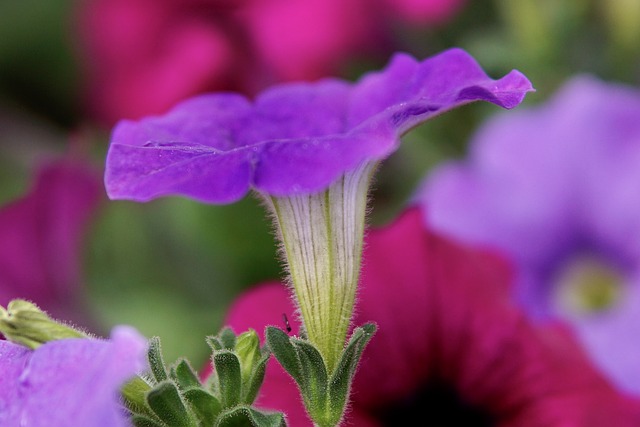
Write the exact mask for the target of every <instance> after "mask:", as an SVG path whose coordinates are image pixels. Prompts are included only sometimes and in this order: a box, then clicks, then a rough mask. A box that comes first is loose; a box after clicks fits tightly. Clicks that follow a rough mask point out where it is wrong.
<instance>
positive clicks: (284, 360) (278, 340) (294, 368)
mask: <svg viewBox="0 0 640 427" xmlns="http://www.w3.org/2000/svg"><path fill="white" fill-rule="evenodd" d="M265 336H266V339H267V345H268V346H269V349H270V350H271V352H272V353H273V355H274V356H275V357H276V359H278V362H279V363H280V365H282V367H283V368H284V370H285V371H287V372H288V373H289V375H291V377H292V378H293V379H294V381H295V382H296V383H298V386H300V388H302V386H303V385H304V377H303V376H302V366H301V365H300V359H299V358H298V352H297V351H296V349H295V348H294V346H293V344H291V341H290V339H289V335H287V334H286V333H284V331H282V330H280V329H279V328H276V327H273V326H267V328H266V330H265Z"/></svg>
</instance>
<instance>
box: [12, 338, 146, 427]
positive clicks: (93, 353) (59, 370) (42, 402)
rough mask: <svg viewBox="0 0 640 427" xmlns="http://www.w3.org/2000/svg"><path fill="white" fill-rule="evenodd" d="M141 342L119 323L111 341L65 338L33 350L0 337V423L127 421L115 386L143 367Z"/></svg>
mask: <svg viewBox="0 0 640 427" xmlns="http://www.w3.org/2000/svg"><path fill="white" fill-rule="evenodd" d="M145 347H146V340H145V339H144V338H143V337H142V336H140V335H139V334H138V333H137V332H136V331H135V330H133V329H132V328H129V327H124V326H121V327H117V328H115V329H114V330H113V331H112V334H111V339H110V340H98V339H65V340H60V341H52V342H49V343H47V344H44V345H43V346H41V347H40V348H38V349H37V350H35V351H32V350H28V349H26V348H24V347H22V346H18V345H16V344H13V343H11V342H8V341H0V356H1V357H0V365H1V366H2V375H0V425H3V426H7V427H13V426H15V427H18V426H30V427H41V426H42V427H67V426H69V425H77V426H85V427H126V426H129V425H130V423H129V422H128V420H127V416H126V415H125V412H124V409H123V407H122V404H121V403H120V401H119V389H120V387H121V386H122V385H123V384H124V383H125V382H126V381H127V380H128V379H130V378H133V376H134V375H135V374H136V373H139V372H140V371H141V370H142V369H143V367H144V365H143V360H144V354H145Z"/></svg>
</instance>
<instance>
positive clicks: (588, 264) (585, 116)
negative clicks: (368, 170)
mask: <svg viewBox="0 0 640 427" xmlns="http://www.w3.org/2000/svg"><path fill="white" fill-rule="evenodd" d="M639 117H640V92H638V91H637V90H634V89H631V88H628V87H623V86H619V85H614V84H607V83H604V82H601V81H598V80H596V79H595V78H590V77H588V76H580V77H576V78H574V79H573V80H571V81H569V82H568V83H566V85H565V86H564V87H563V88H562V89H561V90H560V91H559V92H558V93H557V94H556V95H555V96H554V97H553V98H552V99H551V100H550V101H548V102H547V103H546V105H542V106H540V107H538V108H536V109H532V110H529V111H520V112H516V113H515V114H512V115H509V116H508V117H507V116H503V117H498V118H496V119H495V120H491V121H489V122H488V123H487V124H486V125H485V126H484V128H482V129H481V130H480V131H479V132H478V134H477V136H476V138H475V140H473V141H472V145H471V152H470V158H469V159H468V160H466V161H464V162H453V163H449V164H445V165H442V166H441V167H440V168H438V169H437V170H436V171H434V172H433V173H432V174H431V176H430V177H429V178H428V180H427V181H426V184H425V187H424V190H423V192H422V194H421V197H422V201H423V202H424V203H426V205H427V211H428V214H427V217H428V219H427V220H428V222H429V223H430V224H431V225H432V226H433V227H435V228H437V229H439V230H441V231H444V232H446V233H448V234H450V235H452V236H455V237H456V238H458V239H463V240H465V241H470V242H475V243H478V244H482V245H485V246H487V245H488V246H493V247H496V248H499V249H501V250H502V251H504V252H505V253H507V254H509V255H510V256H511V257H512V258H513V259H514V260H515V262H516V266H517V273H518V277H517V286H516V294H517V295H516V296H517V298H518V299H519V301H520V302H521V303H522V304H523V306H524V307H525V308H526V309H527V310H528V312H529V313H530V314H531V315H532V316H534V317H536V318H540V319H563V320H564V321H566V322H568V323H569V324H570V325H572V326H573V329H574V330H575V331H576V333H577V334H578V336H579V337H580V338H581V340H582V342H583V344H584V345H585V347H586V348H587V350H588V351H589V352H590V354H591V357H592V358H593V359H594V360H595V362H596V363H597V364H599V365H600V367H601V368H602V369H604V371H605V372H607V373H608V374H609V375H610V376H611V378H613V379H614V380H615V381H616V382H617V384H618V385H619V386H620V387H621V388H622V389H624V390H626V391H633V392H635V393H640V364H639V363H638V360H639V358H640V341H638V339H637V337H638V334H639V333H640V281H639V276H638V274H639V273H640V191H639V190H638V189H639V188H640V186H639V185H640V184H639V183H640V120H638V118H639Z"/></svg>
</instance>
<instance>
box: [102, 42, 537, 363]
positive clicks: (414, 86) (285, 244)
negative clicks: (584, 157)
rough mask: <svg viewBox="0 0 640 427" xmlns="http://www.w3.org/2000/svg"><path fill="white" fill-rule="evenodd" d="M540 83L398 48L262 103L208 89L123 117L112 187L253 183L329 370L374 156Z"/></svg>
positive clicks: (109, 168)
mask: <svg viewBox="0 0 640 427" xmlns="http://www.w3.org/2000/svg"><path fill="white" fill-rule="evenodd" d="M531 90H533V89H532V87H531V84H530V82H529V81H528V80H527V79H526V77H524V76H523V75H522V74H521V73H519V72H518V71H512V72H510V73H509V74H508V75H506V76H505V77H503V78H501V79H499V80H493V79H491V78H489V77H488V76H487V75H486V74H485V73H484V71H483V70H482V69H481V68H480V66H479V65H478V64H477V63H476V62H475V60H474V59H473V58H472V57H470V56H469V55H468V54H467V53H466V52H464V51H462V50H460V49H451V50H448V51H445V52H443V53H441V54H439V55H436V56H433V57H431V58H429V59H426V60H424V61H423V62H418V61H416V60H415V59H413V58H412V57H410V56H408V55H406V54H397V55H395V56H394V57H393V59H392V60H391V62H390V64H389V65H388V66H387V67H386V69H384V70H383V71H381V72H377V73H370V74H367V75H365V76H363V77H362V78H361V79H360V80H358V81H357V82H355V83H350V82H346V81H342V80H338V79H324V80H321V81H319V82H316V83H292V84H286V85H280V86H276V87H274V88H272V89H270V90H267V91H265V92H263V93H262V94H260V95H259V96H258V97H257V98H256V99H255V100H254V101H253V102H250V101H248V100H247V99H246V98H244V97H242V96H240V95H237V94H230V93H219V94H211V95H202V96H199V97H196V98H193V99H191V100H188V101H185V102H183V103H181V104H179V105H178V106H176V107H175V108H174V109H173V110H171V111H170V112H169V113H167V114H166V115H164V116H161V117H150V118H146V119H142V120H140V121H137V122H132V121H122V122H120V123H119V124H118V126H117V127H116V128H115V130H114V132H113V135H112V138H111V144H110V147H109V152H108V155H107V161H106V173H105V183H106V188H107V193H108V195H109V197H110V198H112V199H129V200H136V201H148V200H151V199H153V198H156V197H159V196H164V195H175V194H178V195H183V196H187V197H190V198H193V199H196V200H199V201H201V202H205V203H230V202H233V201H236V200H238V199H240V198H242V197H244V196H245V195H246V194H247V192H248V191H249V189H253V190H255V192H256V193H257V194H258V195H259V196H260V197H261V198H262V199H263V200H264V201H265V204H266V205H267V206H268V207H269V209H270V211H271V213H272V214H273V216H274V218H275V222H276V224H277V226H278V232H279V237H280V239H281V241H282V249H283V253H284V256H285V259H286V262H287V267H288V270H289V273H290V280H291V285H292V287H293V290H294V293H295V296H296V301H297V303H298V308H299V311H300V314H301V317H302V323H303V325H304V328H303V335H304V336H305V337H306V338H308V340H309V342H311V343H312V344H313V345H314V346H316V347H317V349H318V351H319V353H320V354H321V357H322V359H323V361H324V364H325V366H326V369H327V372H328V373H329V374H331V373H332V372H333V371H334V369H335V367H336V366H337V365H338V364H339V360H340V357H341V354H342V351H343V349H344V346H345V339H346V335H347V332H348V329H349V326H350V321H351V316H352V312H353V305H354V300H355V295H356V287H357V283H358V275H359V270H360V257H361V251H362V239H363V230H364V224H365V211H366V201H367V190H368V187H369V183H370V181H371V177H372V175H373V171H374V169H375V168H376V166H377V165H378V164H379V162H380V161H382V160H383V159H384V158H386V157H387V156H389V155H390V154H391V153H393V152H394V151H395V150H396V149H397V148H398V146H399V144H400V137H401V136H402V135H403V134H405V133H406V132H408V131H409V130H410V129H411V128H413V127H415V126H417V125H418V124H420V123H422V122H424V121H427V120H428V119H430V118H432V117H434V116H436V115H438V114H441V113H443V112H445V111H447V110H450V109H452V108H455V107H458V106H461V105H463V104H467V103H469V102H472V101H478V100H483V101H488V102H491V103H494V104H497V105H499V106H501V107H504V108H512V107H515V106H516V105H518V104H519V103H520V102H521V101H522V100H523V98H524V96H525V94H526V93H527V92H529V91H531ZM275 354H276V356H277V352H275Z"/></svg>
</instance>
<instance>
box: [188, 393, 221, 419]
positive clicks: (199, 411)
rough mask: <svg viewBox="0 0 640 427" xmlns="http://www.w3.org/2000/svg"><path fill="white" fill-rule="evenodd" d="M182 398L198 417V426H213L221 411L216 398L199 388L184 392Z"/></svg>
mask: <svg viewBox="0 0 640 427" xmlns="http://www.w3.org/2000/svg"><path fill="white" fill-rule="evenodd" d="M183 396H184V399H185V400H186V401H187V403H188V404H189V406H190V407H191V409H192V411H193V412H194V413H195V414H196V416H197V417H198V421H200V425H202V426H207V427H208V426H213V424H214V422H215V421H216V419H217V418H218V415H219V414H220V412H221V411H222V404H221V403H220V401H219V400H218V398H216V397H215V396H214V395H212V394H211V393H209V392H208V391H206V390H203V389H201V388H192V389H189V390H186V391H185V392H184V393H183Z"/></svg>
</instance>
